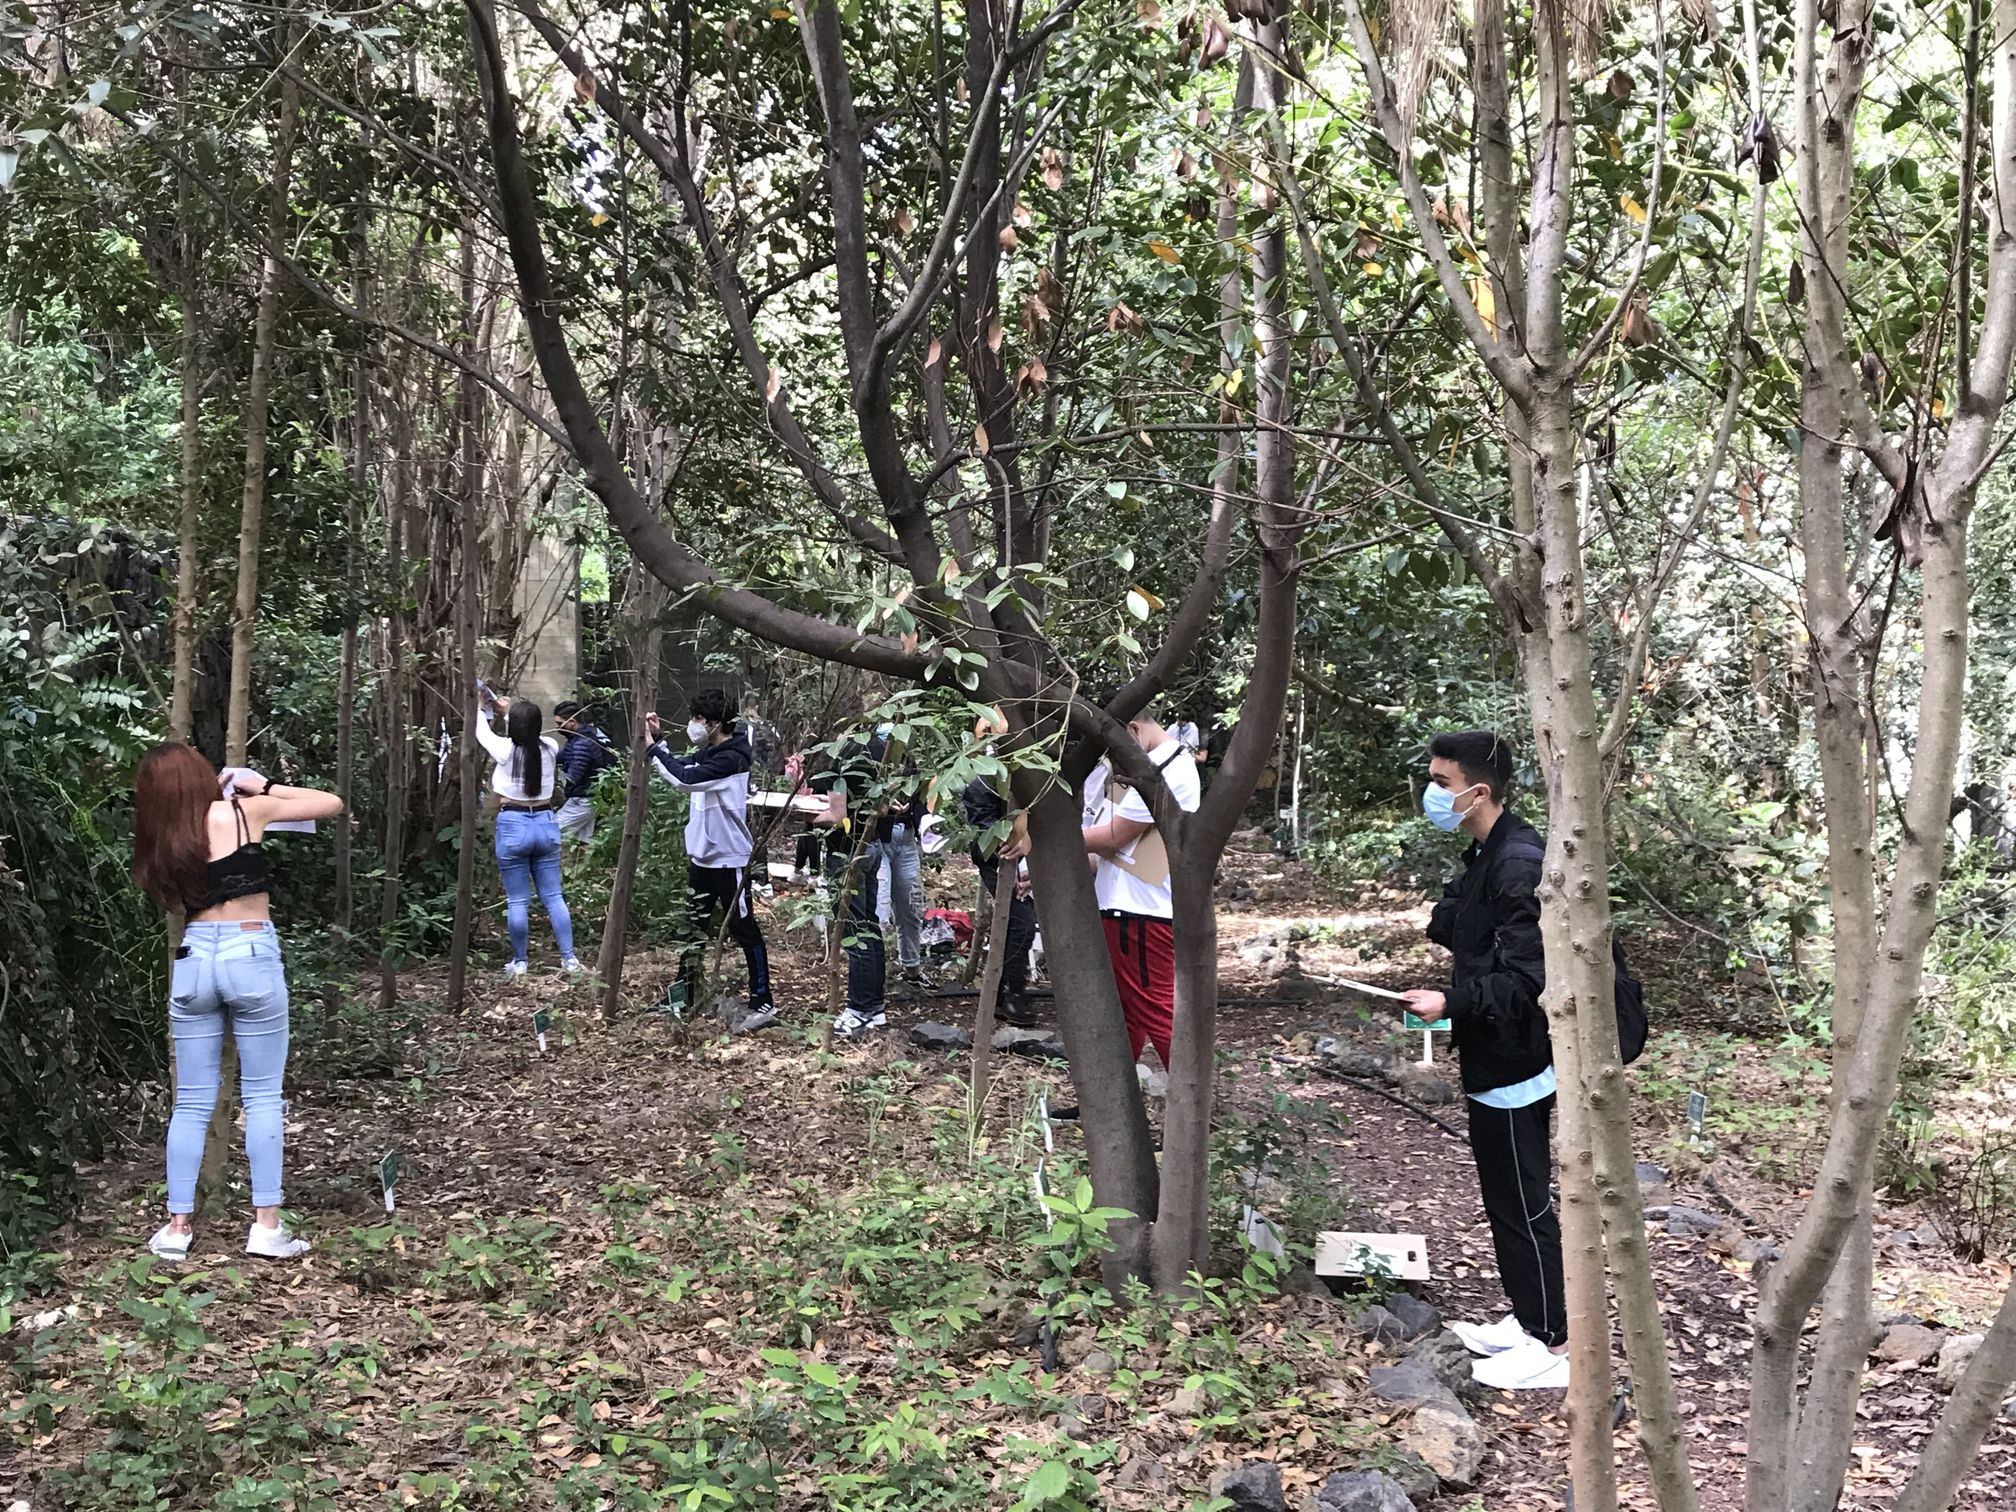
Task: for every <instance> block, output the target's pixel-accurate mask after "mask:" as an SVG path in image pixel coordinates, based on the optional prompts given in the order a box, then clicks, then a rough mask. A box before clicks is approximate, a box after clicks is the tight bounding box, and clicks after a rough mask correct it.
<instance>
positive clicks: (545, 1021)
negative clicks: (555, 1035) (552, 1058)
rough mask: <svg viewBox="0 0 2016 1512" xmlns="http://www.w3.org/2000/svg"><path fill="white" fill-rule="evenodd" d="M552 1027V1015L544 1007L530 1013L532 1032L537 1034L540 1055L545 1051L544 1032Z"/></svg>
mask: <svg viewBox="0 0 2016 1512" xmlns="http://www.w3.org/2000/svg"><path fill="white" fill-rule="evenodd" d="M552 1027H553V1015H552V1014H550V1013H548V1012H547V1011H546V1010H545V1009H544V1008H541V1009H539V1010H538V1011H537V1012H536V1013H534V1014H533V1015H532V1032H533V1034H535V1035H536V1036H538V1039H539V1053H540V1054H541V1055H544V1054H545V1053H546V1034H547V1031H548V1030H550V1029H551V1028H552Z"/></svg>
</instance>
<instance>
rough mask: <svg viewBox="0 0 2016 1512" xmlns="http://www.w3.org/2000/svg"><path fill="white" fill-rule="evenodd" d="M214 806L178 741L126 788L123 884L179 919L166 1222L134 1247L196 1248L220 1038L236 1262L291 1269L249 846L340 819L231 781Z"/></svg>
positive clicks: (278, 1042)
mask: <svg viewBox="0 0 2016 1512" xmlns="http://www.w3.org/2000/svg"><path fill="white" fill-rule="evenodd" d="M221 794H222V787H221V785H220V783H219V780H218V776H217V769H216V768H215V767H213V766H211V765H210V763H209V762H208V761H206V760H205V759H204V757H203V755H202V753H201V752H199V751H197V750H195V749H194V748H193V747H190V746H186V745H183V744H182V743H181V742H179V741H170V742H168V743H167V744H165V745H158V746H156V747H155V748H154V749H153V750H151V751H149V752H148V753H147V755H146V758H145V759H144V760H142V761H141V763H140V771H139V774H138V775H137V776H136V777H135V778H134V779H133V879H134V880H135V881H136V882H138V883H139V884H140V886H141V889H142V890H143V891H144V892H145V893H146V894H147V896H148V897H150V898H152V899H153V900H154V901H155V902H156V903H159V904H160V905H161V906H162V907H163V908H165V909H167V910H168V911H169V912H171V913H174V912H181V913H183V914H185V915H186V916H187V924H186V926H185V928H184V930H183V933H182V947H181V949H179V950H177V951H176V952H175V964H174V972H173V975H172V976H171V978H170V980H169V988H168V1031H169V1034H170V1036H171V1037H172V1038H173V1039H174V1042H175V1111H174V1114H173V1115H172V1116H171V1117H170V1118H169V1120H168V1222H167V1224H166V1225H165V1226H163V1227H162V1229H161V1230H160V1232H158V1233H157V1234H155V1235H154V1237H153V1238H152V1239H151V1240H150V1241H148V1245H147V1247H148V1248H149V1249H151V1250H152V1251H153V1252H154V1253H155V1254H157V1255H160V1256H161V1257H163V1258H164V1259H169V1260H180V1259H183V1258H185V1257H186V1256H187V1255H188V1253H189V1246H190V1243H191V1241H192V1240H193V1239H194V1237H195V1235H194V1231H193V1229H192V1228H191V1226H190V1220H189V1215H190V1213H191V1212H193V1211H194V1209H195V1206H196V1176H197V1172H198V1170H199V1168H200V1167H201V1166H202V1164H203V1137H204V1134H205V1132H206V1131H207V1130H208V1128H209V1127H210V1115H211V1112H212V1110H213V1109H215V1107H216V1105H217V1084H218V1080H219V1071H220V1067H221V1064H222V1061H223V1055H224V1031H225V1029H226V1028H227V1027H229V1029H230V1031H231V1036H232V1038H233V1039H234V1040H235V1041H237V1045H238V1072H239V1086H240V1090H241V1095H242V1097H243V1100H244V1103H245V1155H246V1158H247V1159H248V1160H249V1161H250V1162H251V1166H252V1206H253V1209H254V1213H253V1222H252V1231H251V1233H250V1234H249V1235H247V1237H246V1240H245V1252H246V1253H247V1254H250V1255H262V1256H264V1257H266V1258H268V1259H273V1260H291V1259H293V1258H294V1257H295V1256H296V1255H300V1254H304V1253H306V1252H307V1249H308V1241H307V1240H305V1239H297V1238H295V1237H294V1236H293V1235H291V1234H289V1233H288V1232H287V1230H286V1229H284V1228H282V1227H281V1225H280V1200H281V1196H280V1157H281V1144H282V1139H283V1131H282V1127H281V1110H280V1083H281V1078H282V1075H283V1074H284V1073H285V1071H286V1069H287V977H286V974H285V972H284V971H283V970H282V968H281V963H280V937H279V936H278V935H277V934H275V933H274V930H273V921H272V918H271V917H270V916H269V914H268V911H267V902H268V900H267V895H266V894H267V886H268V882H267V876H268V873H267V867H266V854H265V852H264V850H263V849H262V848H261V840H262V838H263V837H264V835H265V833H266V827H267V826H268V825H269V824H277V823H280V822H282V821H286V820H302V819H333V818H335V817H336V816H337V815H338V814H340V813H342V812H343V800H342V799H340V798H338V797H337V796H336V795H335V794H334V793H324V792H319V791H317V790H316V789H314V788H297V787H291V786H290V787H282V786H281V785H280V784H279V783H277V782H266V781H265V780H264V779H262V778H259V777H256V776H251V775H248V774H243V773H239V774H235V776H234V781H233V793H232V796H231V797H230V798H225V797H223V796H221Z"/></svg>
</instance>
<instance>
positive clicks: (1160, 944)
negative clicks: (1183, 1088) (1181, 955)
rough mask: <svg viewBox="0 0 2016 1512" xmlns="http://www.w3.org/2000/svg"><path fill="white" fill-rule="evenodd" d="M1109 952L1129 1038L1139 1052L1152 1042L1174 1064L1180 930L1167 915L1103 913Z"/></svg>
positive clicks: (1164, 1057) (1135, 1052) (1156, 1050)
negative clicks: (1171, 1045)
mask: <svg viewBox="0 0 2016 1512" xmlns="http://www.w3.org/2000/svg"><path fill="white" fill-rule="evenodd" d="M1104 923H1105V925H1106V953H1107V954H1108V955H1109V956H1111V957H1112V958H1113V984H1114V985H1115V986H1116V987H1118V988H1119V989H1120V1010H1121V1012H1122V1013H1124V1014H1125V1015H1126V1017H1127V1038H1128V1039H1129V1040H1131V1041H1132V1042H1133V1045H1134V1054H1135V1056H1136V1058H1139V1056H1140V1054H1141V1047H1142V1046H1143V1045H1145V1044H1148V1043H1150V1042H1153V1044H1154V1046H1155V1053H1156V1054H1158V1055H1160V1056H1161V1057H1162V1064H1163V1066H1164V1067H1167V1066H1168V1065H1169V1064H1170V1058H1169V1040H1170V1037H1171V1036H1172V1035H1173V1034H1174V1033H1175V1031H1176V936H1175V933H1174V931H1173V930H1171V928H1170V926H1169V921H1168V920H1167V919H1144V918H1142V917H1141V916H1140V915H1139V914H1123V915H1121V916H1120V917H1119V918H1117V919H1116V918H1114V917H1112V916H1111V915H1110V914H1109V915H1108V916H1107V917H1106V918H1105V920H1104Z"/></svg>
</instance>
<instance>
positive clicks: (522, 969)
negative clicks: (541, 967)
mask: <svg viewBox="0 0 2016 1512" xmlns="http://www.w3.org/2000/svg"><path fill="white" fill-rule="evenodd" d="M531 969H532V968H531V967H529V966H527V965H526V964H525V963H524V962H523V961H513V962H512V963H511V964H510V965H509V966H506V967H505V968H504V975H505V976H507V977H521V976H523V975H525V973H526V972H528V971H530V970H531Z"/></svg>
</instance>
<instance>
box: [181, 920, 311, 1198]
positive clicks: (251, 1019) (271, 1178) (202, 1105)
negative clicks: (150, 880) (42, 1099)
mask: <svg viewBox="0 0 2016 1512" xmlns="http://www.w3.org/2000/svg"><path fill="white" fill-rule="evenodd" d="M227 1029H228V1030H229V1031H230V1033H231V1037H232V1039H233V1040H235V1041H236V1042H237V1045H238V1095H239V1098H240V1100H241V1101H242V1102H243V1103H244V1105H245V1158H246V1160H247V1161H249V1162H250V1163H251V1166H252V1205H253V1206H254V1207H278V1206H280V1203H281V1187H280V1169H281V1155H282V1146H283V1145H284V1143H285V1139H286V1133H285V1128H284V1125H283V1120H282V1116H281V1100H280V1086H281V1080H282V1077H283V1076H284V1075H285V1073H286V1070H287V973H286V970H285V968H284V966H283V965H282V963H281V960H280V936H279V935H278V934H277V933H276V932H275V931H274V928H273V926H272V924H271V923H270V922H267V921H264V920H261V921H259V922H256V923H252V922H245V923H240V922H237V921H235V920H234V921H231V922H228V923H197V924H191V925H189V926H188V927H187V928H186V929H184V930H183V932H182V949H181V951H180V953H178V954H177V956H176V958H175V963H174V968H173V970H172V971H171V972H170V974H169V979H168V1033H169V1037H170V1038H171V1040H172V1041H173V1043H174V1046H175V1111H174V1113H173V1114H172V1115H171V1116H170V1117H169V1119H168V1211H169V1212H171V1213H193V1212H194V1211H195V1210H196V1178H197V1176H198V1174H199V1173H200V1172H201V1169H202V1165H203V1139H204V1136H205V1134H206V1133H207V1132H208V1131H209V1128H210V1115H211V1114H212V1113H213V1112H214V1111H215V1110H216V1107H217V1088H218V1084H219V1082H220V1081H221V1079H222V1067H223V1063H224V1033H225V1031H226V1030H227Z"/></svg>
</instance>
